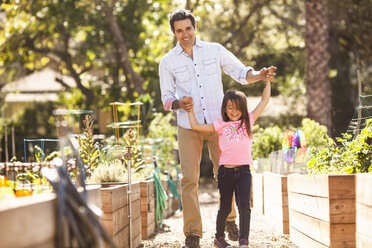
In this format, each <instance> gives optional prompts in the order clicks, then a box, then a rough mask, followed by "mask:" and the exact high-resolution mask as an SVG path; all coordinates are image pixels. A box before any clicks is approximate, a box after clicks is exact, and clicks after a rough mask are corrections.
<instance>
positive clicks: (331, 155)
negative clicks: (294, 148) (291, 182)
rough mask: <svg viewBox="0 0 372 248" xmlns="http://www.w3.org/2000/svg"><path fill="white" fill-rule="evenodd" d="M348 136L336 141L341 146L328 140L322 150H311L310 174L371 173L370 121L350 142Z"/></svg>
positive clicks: (371, 125) (371, 124) (371, 134)
mask: <svg viewBox="0 0 372 248" xmlns="http://www.w3.org/2000/svg"><path fill="white" fill-rule="evenodd" d="M350 138H351V136H350V135H348V134H343V138H338V139H337V140H338V141H339V142H340V143H341V144H342V145H341V146H337V145H336V143H335V142H334V141H332V140H330V139H328V140H325V141H324V142H325V146H324V147H323V149H316V148H313V149H312V152H311V155H310V157H311V159H310V161H309V162H308V164H307V165H308V168H309V172H310V173H314V174H322V173H349V174H353V173H363V172H371V171H372V166H371V162H372V145H371V140H372V120H369V121H367V125H366V127H365V128H364V129H363V130H362V131H361V133H360V134H359V135H358V136H357V137H356V138H355V139H354V140H352V141H348V140H349V139H350Z"/></svg>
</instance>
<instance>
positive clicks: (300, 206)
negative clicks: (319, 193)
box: [288, 192, 355, 224]
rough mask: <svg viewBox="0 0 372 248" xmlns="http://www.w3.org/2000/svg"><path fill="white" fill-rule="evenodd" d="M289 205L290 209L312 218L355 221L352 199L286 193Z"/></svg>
mask: <svg viewBox="0 0 372 248" xmlns="http://www.w3.org/2000/svg"><path fill="white" fill-rule="evenodd" d="M288 195H289V197H288V198H289V206H290V208H291V209H292V210H296V211H297V212H300V213H303V214H306V215H309V216H312V217H314V218H317V219H320V220H323V221H327V222H330V223H331V224H337V223H355V201H354V199H333V200H329V199H327V198H323V197H316V196H311V195H304V194H299V193H291V192H289V193H288Z"/></svg>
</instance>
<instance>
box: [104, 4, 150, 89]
mask: <svg viewBox="0 0 372 248" xmlns="http://www.w3.org/2000/svg"><path fill="white" fill-rule="evenodd" d="M99 2H100V4H101V5H102V8H103V11H104V12H105V15H106V17H107V20H108V23H109V27H110V30H111V34H112V36H113V37H114V42H115V44H116V46H117V48H118V51H119V53H120V65H121V67H122V69H123V71H124V74H125V75H127V76H128V77H129V80H130V81H131V82H132V83H133V84H134V88H135V90H136V91H137V92H138V94H140V95H141V94H144V93H145V92H144V89H143V79H142V78H141V77H140V75H138V74H137V73H136V72H135V71H134V70H133V67H132V64H131V62H130V60H129V56H128V49H127V46H126V44H125V42H124V38H123V36H122V34H121V30H120V27H119V24H118V22H117V21H116V18H115V16H114V14H113V13H112V7H110V6H109V5H108V3H107V2H105V1H102V0H100V1H99Z"/></svg>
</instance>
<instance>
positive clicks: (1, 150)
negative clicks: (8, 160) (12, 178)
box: [0, 135, 3, 161]
mask: <svg viewBox="0 0 372 248" xmlns="http://www.w3.org/2000/svg"><path fill="white" fill-rule="evenodd" d="M2 139H3V137H2V136H1V135H0V161H3V159H2V158H3V157H2V154H3V147H2V146H1V141H2Z"/></svg>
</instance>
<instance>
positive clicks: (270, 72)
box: [260, 66, 277, 82]
mask: <svg viewBox="0 0 372 248" xmlns="http://www.w3.org/2000/svg"><path fill="white" fill-rule="evenodd" d="M276 69H277V68H276V67H275V66H270V67H269V68H266V67H264V68H262V69H261V70H260V76H261V80H263V81H265V82H268V81H269V82H272V81H273V80H274V78H275V76H276V73H275V70H276Z"/></svg>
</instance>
